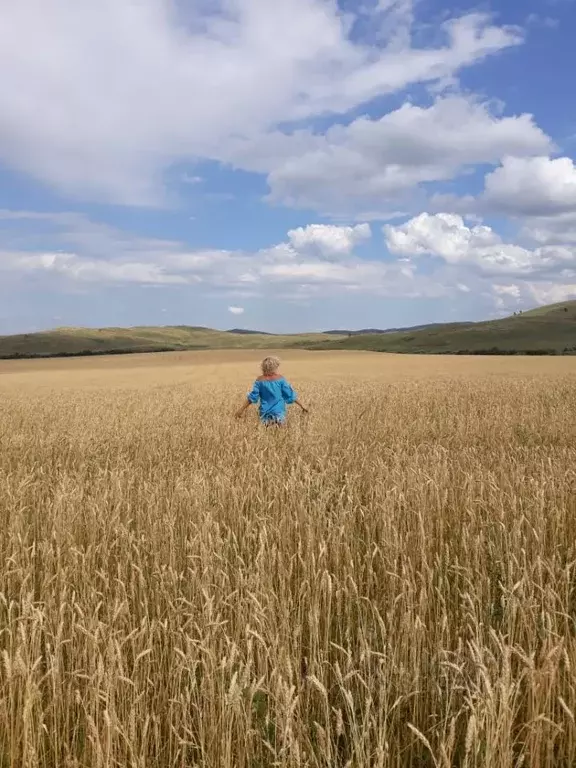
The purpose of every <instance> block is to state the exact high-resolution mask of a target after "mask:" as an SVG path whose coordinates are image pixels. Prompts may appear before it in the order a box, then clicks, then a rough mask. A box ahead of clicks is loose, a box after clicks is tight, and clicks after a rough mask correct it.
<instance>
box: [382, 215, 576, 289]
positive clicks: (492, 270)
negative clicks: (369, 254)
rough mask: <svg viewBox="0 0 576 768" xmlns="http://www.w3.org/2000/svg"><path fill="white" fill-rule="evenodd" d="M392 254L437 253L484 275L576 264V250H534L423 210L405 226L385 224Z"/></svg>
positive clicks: (486, 229)
mask: <svg viewBox="0 0 576 768" xmlns="http://www.w3.org/2000/svg"><path fill="white" fill-rule="evenodd" d="M384 236H385V239H386V244H387V246H388V249H389V251H390V252H391V253H393V254H395V255H399V256H404V257H409V258H410V257H415V256H435V257H438V258H440V259H442V260H443V261H445V262H447V263H448V264H452V265H461V266H467V267H470V268H472V269H474V270H475V271H477V272H479V273H480V274H484V275H502V274H507V275H519V276H522V275H536V274H541V275H545V274H548V273H551V272H556V273H558V272H560V271H561V270H570V269H573V268H574V267H576V249H574V248H571V247H568V246H542V247H539V248H535V249H534V250H530V249H528V248H524V247H522V246H520V245H516V244H514V243H506V242H504V241H503V240H502V238H501V237H500V236H499V235H498V234H497V233H496V232H494V230H492V229H491V228H490V227H487V226H483V225H477V226H473V227H468V226H467V225H466V224H465V223H464V220H463V218H462V216H460V215H458V214H449V213H438V214H429V213H422V214H420V215H419V216H416V217H414V218H412V219H410V220H409V221H407V222H406V223H405V224H403V225H401V226H398V227H396V226H392V225H389V224H388V225H386V226H385V227H384Z"/></svg>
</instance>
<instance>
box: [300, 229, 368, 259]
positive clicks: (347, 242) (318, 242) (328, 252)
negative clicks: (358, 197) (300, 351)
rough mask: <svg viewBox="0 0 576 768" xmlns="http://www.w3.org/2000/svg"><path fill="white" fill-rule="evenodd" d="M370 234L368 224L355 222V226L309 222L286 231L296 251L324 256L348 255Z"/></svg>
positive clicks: (338, 256) (337, 256) (339, 256)
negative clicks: (306, 224) (305, 225)
mask: <svg viewBox="0 0 576 768" xmlns="http://www.w3.org/2000/svg"><path fill="white" fill-rule="evenodd" d="M371 236H372V231H371V229H370V225H369V224H357V225H356V226H355V227H338V226H334V225H331V224H309V225H308V226H307V227H298V228H297V229H291V230H290V231H289V232H288V239H289V241H290V243H291V245H292V246H293V248H294V249H295V250H296V251H300V252H306V253H312V254H316V255H319V256H322V257H326V258H341V257H343V256H348V255H350V253H351V252H352V251H353V250H354V248H355V247H356V246H357V245H359V244H360V243H362V242H363V241H365V240H369V239H370V237H371Z"/></svg>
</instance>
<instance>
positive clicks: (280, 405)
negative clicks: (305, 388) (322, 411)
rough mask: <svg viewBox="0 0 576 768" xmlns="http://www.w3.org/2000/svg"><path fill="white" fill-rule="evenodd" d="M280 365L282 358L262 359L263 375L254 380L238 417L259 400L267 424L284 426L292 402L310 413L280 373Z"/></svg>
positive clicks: (262, 416) (262, 419)
mask: <svg viewBox="0 0 576 768" xmlns="http://www.w3.org/2000/svg"><path fill="white" fill-rule="evenodd" d="M279 367H280V360H278V358H277V357H266V358H265V359H264V360H262V376H259V377H258V378H257V379H256V381H255V382H254V386H253V387H252V390H251V391H250V393H249V394H248V397H247V398H246V402H245V403H244V405H243V406H242V408H240V410H239V411H238V413H237V414H236V417H237V418H240V417H241V416H242V415H243V414H244V413H245V411H246V410H247V409H248V408H249V407H250V406H251V405H255V404H256V403H258V402H259V403H260V407H259V415H260V421H261V423H262V424H264V425H265V426H270V425H277V426H283V425H284V424H285V423H286V406H287V405H292V403H294V404H295V405H297V406H298V407H299V408H301V409H302V411H303V412H304V413H308V409H307V408H305V407H304V406H303V405H302V403H301V402H300V401H299V400H298V396H297V394H296V392H294V390H293V389H292V387H291V386H290V384H289V383H288V382H287V381H286V379H285V378H284V376H281V375H280V374H279V373H278V368H279Z"/></svg>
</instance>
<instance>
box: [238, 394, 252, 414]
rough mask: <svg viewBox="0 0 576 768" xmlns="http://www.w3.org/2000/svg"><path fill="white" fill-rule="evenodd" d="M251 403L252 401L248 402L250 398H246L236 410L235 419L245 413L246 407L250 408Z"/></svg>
mask: <svg viewBox="0 0 576 768" xmlns="http://www.w3.org/2000/svg"><path fill="white" fill-rule="evenodd" d="M251 405H252V403H251V402H250V400H248V398H246V402H245V403H244V405H243V406H242V408H240V409H239V410H238V411H236V418H237V419H241V418H242V416H244V414H245V413H246V411H247V410H248V408H250V406H251Z"/></svg>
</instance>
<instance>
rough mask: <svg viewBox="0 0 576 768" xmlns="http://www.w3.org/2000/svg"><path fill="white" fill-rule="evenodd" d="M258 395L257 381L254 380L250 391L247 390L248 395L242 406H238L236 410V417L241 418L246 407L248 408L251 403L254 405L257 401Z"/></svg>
mask: <svg viewBox="0 0 576 768" xmlns="http://www.w3.org/2000/svg"><path fill="white" fill-rule="evenodd" d="M259 397H260V387H259V385H258V382H257V381H255V382H254V386H253V387H252V390H251V392H249V394H248V397H247V398H246V400H245V402H244V405H243V406H242V408H240V409H239V410H238V411H237V412H236V418H237V419H240V418H242V416H243V415H244V414H245V413H246V411H247V410H248V408H250V406H251V405H254V403H257V402H258V399H259Z"/></svg>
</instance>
